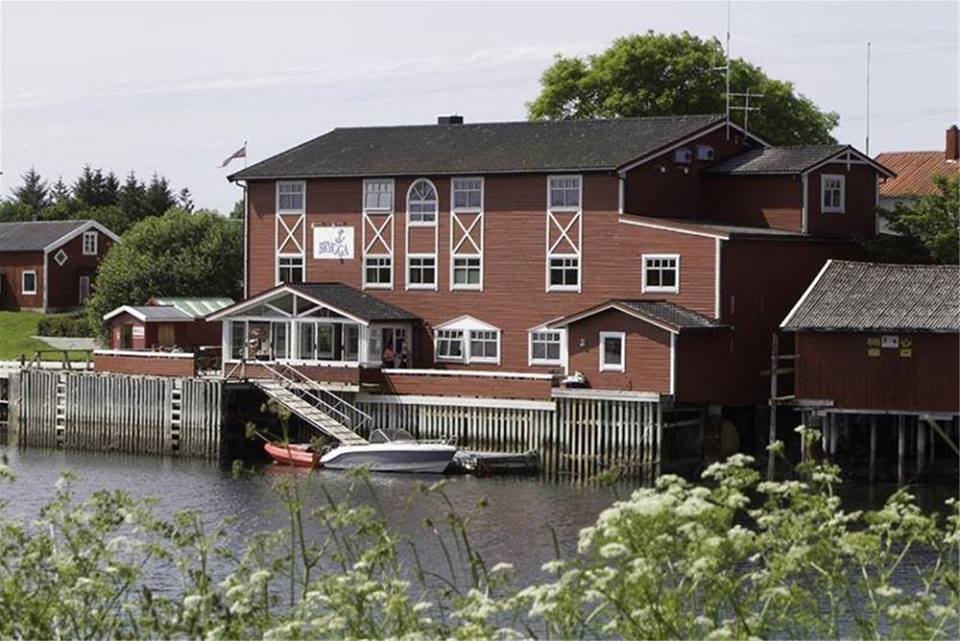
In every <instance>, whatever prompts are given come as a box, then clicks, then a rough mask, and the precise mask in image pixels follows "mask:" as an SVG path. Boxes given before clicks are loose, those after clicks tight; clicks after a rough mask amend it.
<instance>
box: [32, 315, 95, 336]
mask: <svg viewBox="0 0 960 641" xmlns="http://www.w3.org/2000/svg"><path fill="white" fill-rule="evenodd" d="M37 332H39V335H40V336H66V337H89V336H93V331H91V329H90V324H89V323H88V322H87V318H86V316H84V315H83V313H77V314H65V315H48V316H44V317H42V318H41V319H40V321H39V322H38V323H37Z"/></svg>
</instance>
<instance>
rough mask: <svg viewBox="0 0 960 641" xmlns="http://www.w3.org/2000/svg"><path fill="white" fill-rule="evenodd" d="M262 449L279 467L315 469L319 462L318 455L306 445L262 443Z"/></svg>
mask: <svg viewBox="0 0 960 641" xmlns="http://www.w3.org/2000/svg"><path fill="white" fill-rule="evenodd" d="M263 449H264V450H265V451H266V452H267V454H269V455H270V458H272V459H273V460H274V461H275V462H276V463H279V464H280V465H293V466H294V467H317V465H318V463H319V461H320V454H318V453H317V452H314V451H313V450H312V449H310V446H309V445H307V444H306V443H264V444H263Z"/></svg>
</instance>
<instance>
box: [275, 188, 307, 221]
mask: <svg viewBox="0 0 960 641" xmlns="http://www.w3.org/2000/svg"><path fill="white" fill-rule="evenodd" d="M306 192H307V184H306V183H305V182H303V181H302V180H297V181H286V182H278V183H277V212H287V213H295V214H299V213H303V211H304V210H305V205H304V203H305V202H306Z"/></svg>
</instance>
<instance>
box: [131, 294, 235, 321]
mask: <svg viewBox="0 0 960 641" xmlns="http://www.w3.org/2000/svg"><path fill="white" fill-rule="evenodd" d="M233 303H234V301H233V299H232V298H227V297H225V296H196V297H194V296H189V297H174V296H170V297H167V296H158V297H154V298H151V299H150V301H149V304H151V305H169V306H172V307H175V308H176V309H178V310H180V311H181V312H183V313H184V314H189V315H190V316H191V317H192V318H203V317H204V316H207V315H208V314H212V313H213V312H217V311H220V310H221V309H223V308H224V307H229V306H230V305H233Z"/></svg>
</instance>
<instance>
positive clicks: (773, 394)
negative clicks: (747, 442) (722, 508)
mask: <svg viewBox="0 0 960 641" xmlns="http://www.w3.org/2000/svg"><path fill="white" fill-rule="evenodd" d="M777 347H778V345H777V333H776V332H774V333H773V337H772V338H771V340H770V435H769V437H768V438H767V444H768V445H773V443H774V441H776V440H777V365H779V363H780V357H779V355H778V354H777ZM775 467H776V461H775V460H774V456H773V452H772V451H768V452H767V480H768V481H772V480H773V472H774V469H775Z"/></svg>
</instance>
